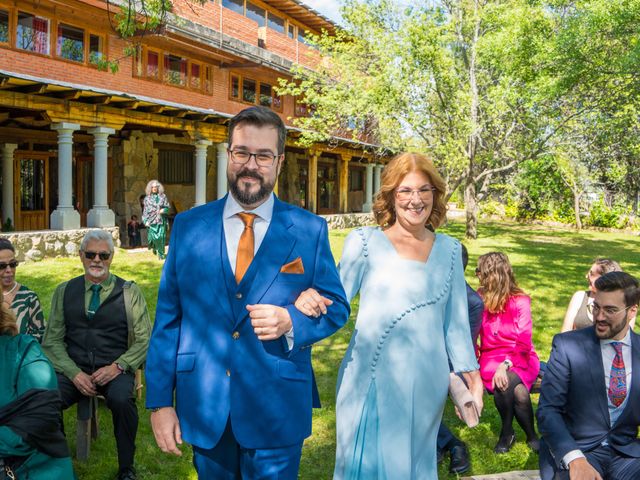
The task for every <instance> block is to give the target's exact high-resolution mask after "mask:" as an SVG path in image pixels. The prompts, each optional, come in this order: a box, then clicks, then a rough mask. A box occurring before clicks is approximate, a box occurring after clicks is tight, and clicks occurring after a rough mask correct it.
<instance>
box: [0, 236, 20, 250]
mask: <svg viewBox="0 0 640 480" xmlns="http://www.w3.org/2000/svg"><path fill="white" fill-rule="evenodd" d="M0 250H11V251H12V252H13V253H16V249H15V248H14V247H13V244H12V243H11V242H10V241H9V240H7V239H6V238H0Z"/></svg>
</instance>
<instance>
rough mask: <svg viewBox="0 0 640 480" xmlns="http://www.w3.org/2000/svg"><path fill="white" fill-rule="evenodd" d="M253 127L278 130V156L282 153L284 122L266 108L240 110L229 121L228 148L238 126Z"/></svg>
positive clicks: (257, 107) (284, 135)
mask: <svg viewBox="0 0 640 480" xmlns="http://www.w3.org/2000/svg"><path fill="white" fill-rule="evenodd" d="M242 124H246V125H253V126H255V127H274V128H275V129H276V130H278V155H280V154H282V153H284V143H285V141H286V139H287V129H286V127H285V126H284V122H283V121H282V119H281V118H280V117H279V116H278V114H277V113H275V112H274V111H272V110H269V109H268V108H267V107H259V106H256V107H249V108H245V109H244V110H242V111H241V112H240V113H238V114H237V115H236V116H235V117H233V118H232V119H231V120H230V121H229V138H228V140H227V141H228V142H229V147H231V146H232V145H231V141H232V139H233V131H234V130H235V128H236V127H237V126H238V125H242Z"/></svg>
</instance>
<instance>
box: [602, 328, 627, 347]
mask: <svg viewBox="0 0 640 480" xmlns="http://www.w3.org/2000/svg"><path fill="white" fill-rule="evenodd" d="M613 342H620V343H622V344H623V345H626V346H627V347H630V346H631V327H629V329H628V330H627V334H626V335H625V336H624V338H623V339H622V340H614V339H612V338H607V339H606V340H600V345H608V344H610V343H613Z"/></svg>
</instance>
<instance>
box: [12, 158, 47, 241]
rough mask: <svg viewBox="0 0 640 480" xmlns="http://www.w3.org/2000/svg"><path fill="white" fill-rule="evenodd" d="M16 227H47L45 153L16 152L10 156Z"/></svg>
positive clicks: (28, 228)
mask: <svg viewBox="0 0 640 480" xmlns="http://www.w3.org/2000/svg"><path fill="white" fill-rule="evenodd" d="M14 162H15V163H14V172H15V173H14V176H15V179H14V180H15V186H16V188H15V191H16V192H17V195H15V205H14V210H15V216H16V222H15V223H16V230H46V229H48V228H49V154H48V153H40V152H16V154H15V156H14Z"/></svg>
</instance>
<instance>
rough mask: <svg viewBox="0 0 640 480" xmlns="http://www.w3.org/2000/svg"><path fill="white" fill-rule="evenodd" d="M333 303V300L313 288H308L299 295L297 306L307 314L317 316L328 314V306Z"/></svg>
mask: <svg viewBox="0 0 640 480" xmlns="http://www.w3.org/2000/svg"><path fill="white" fill-rule="evenodd" d="M332 303H333V300H329V299H328V298H326V297H323V296H322V295H320V294H319V293H318V291H317V290H315V289H313V288H308V289H307V290H305V291H304V292H302V293H301V294H300V295H299V296H298V298H297V299H296V301H295V306H296V308H297V309H298V310H300V311H301V312H302V313H304V314H305V315H306V316H308V317H316V318H317V317H319V316H320V314H322V315H326V314H327V307H328V306H329V305H331V304H332Z"/></svg>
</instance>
